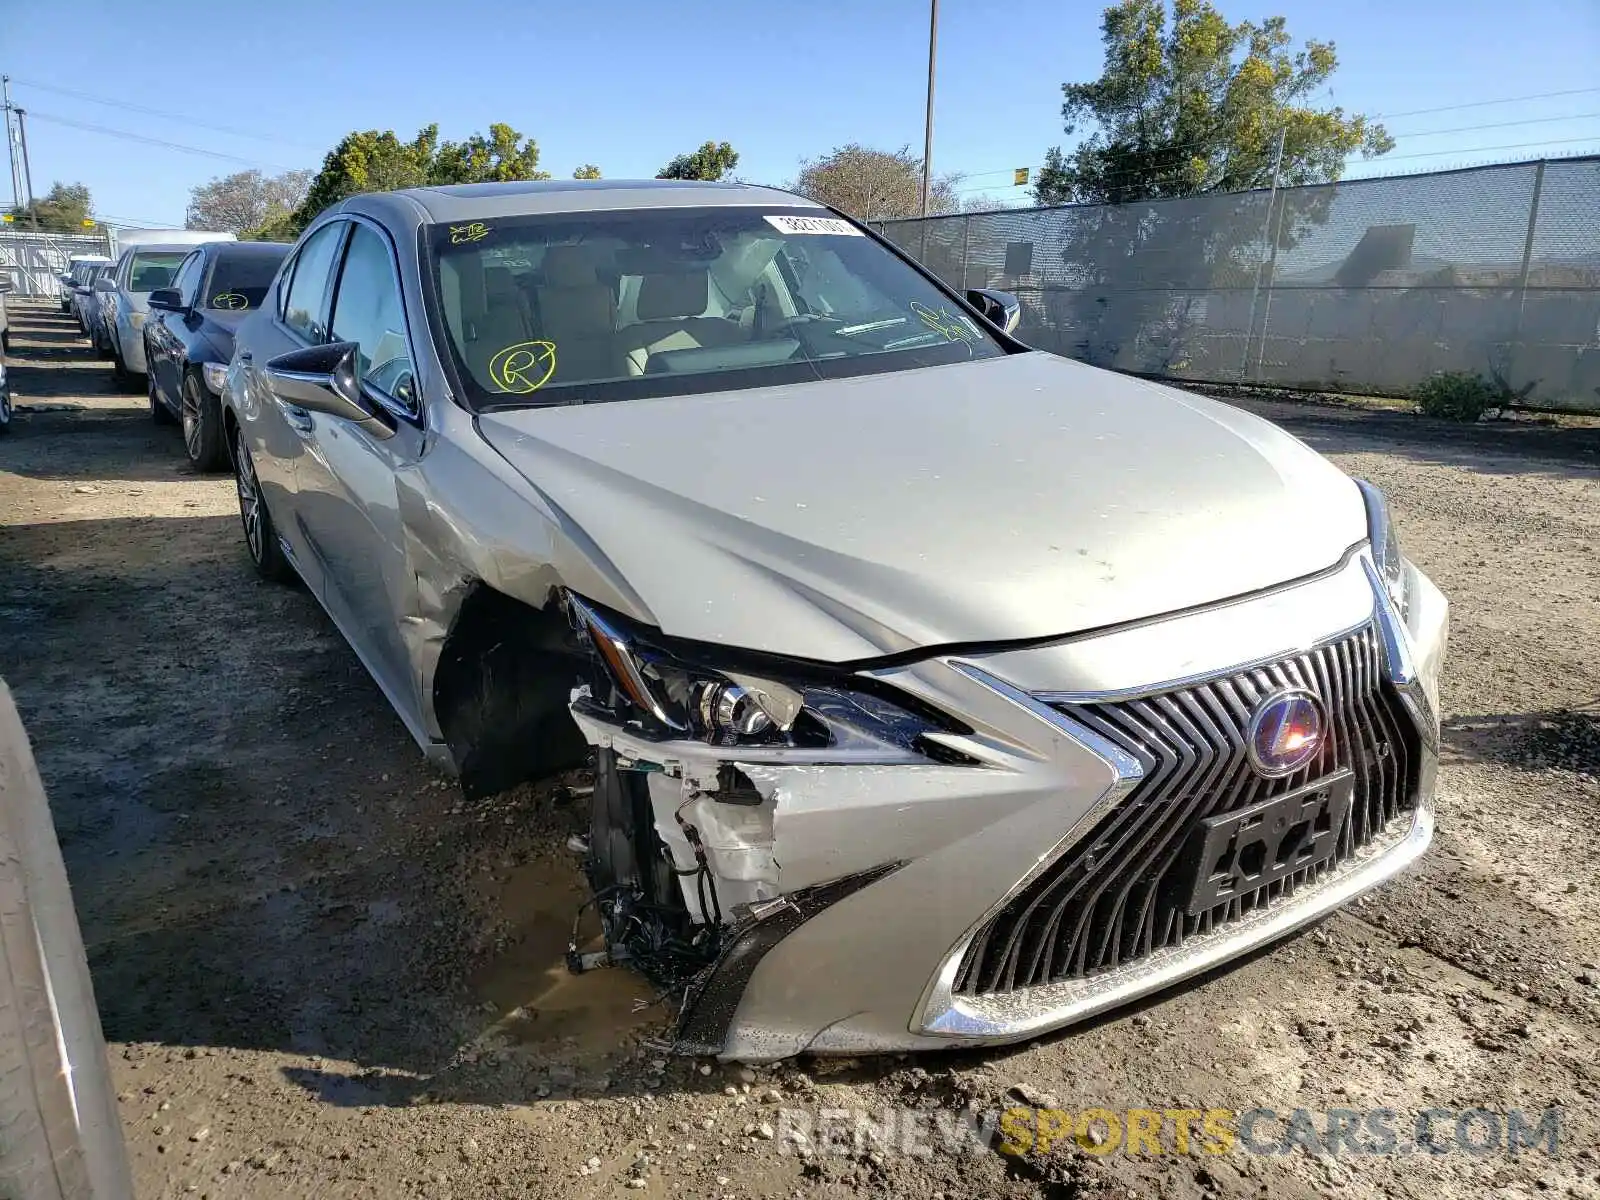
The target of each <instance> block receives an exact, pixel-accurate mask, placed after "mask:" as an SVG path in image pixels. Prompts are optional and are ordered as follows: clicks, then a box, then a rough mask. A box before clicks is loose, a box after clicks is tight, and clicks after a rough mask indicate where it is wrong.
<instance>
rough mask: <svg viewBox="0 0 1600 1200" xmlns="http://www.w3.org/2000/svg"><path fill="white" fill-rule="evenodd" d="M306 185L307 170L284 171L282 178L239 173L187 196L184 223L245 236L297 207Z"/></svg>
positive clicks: (307, 186) (256, 173)
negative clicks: (187, 205) (187, 207)
mask: <svg viewBox="0 0 1600 1200" xmlns="http://www.w3.org/2000/svg"><path fill="white" fill-rule="evenodd" d="M310 186H311V172H310V171H285V172H284V173H283V174H282V175H263V174H262V173H261V172H260V171H240V172H238V173H237V174H235V175H225V176H223V177H222V178H221V179H213V180H211V182H210V183H203V184H201V185H200V186H199V187H197V188H194V189H193V190H192V191H191V192H190V193H189V209H188V211H187V212H186V213H185V214H184V224H186V225H187V226H188V227H189V228H190V229H209V230H215V231H218V232H222V233H238V234H245V233H249V232H251V231H252V230H255V229H259V228H260V227H261V226H263V225H266V224H268V223H269V222H271V221H273V220H275V219H276V218H279V217H281V216H282V215H284V214H285V213H291V212H293V211H294V210H295V209H297V208H299V207H300V205H301V203H302V202H303V201H304V200H305V198H306V191H307V189H309V188H310Z"/></svg>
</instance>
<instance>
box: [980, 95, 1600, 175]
mask: <svg viewBox="0 0 1600 1200" xmlns="http://www.w3.org/2000/svg"><path fill="white" fill-rule="evenodd" d="M1592 90H1594V91H1600V88H1595V89H1592ZM1463 107H1467V106H1463ZM1597 117H1600V112H1592V113H1568V114H1566V115H1564V116H1559V117H1536V118H1532V119H1530V120H1527V121H1496V122H1489V123H1486V124H1480V125H1462V126H1459V127H1457V128H1455V129H1430V130H1421V131H1418V132H1415V133H1397V134H1393V135H1392V136H1394V137H1395V138H1403V137H1433V136H1438V135H1444V134H1454V133H1476V132H1479V131H1481V130H1485V129H1506V128H1510V127H1513V126H1517V125H1536V124H1541V123H1545V122H1549V121H1586V120H1593V119H1594V118H1597ZM1594 137H1595V135H1594V134H1584V135H1582V136H1579V137H1570V138H1545V139H1543V140H1541V141H1537V142H1518V143H1515V144H1514V145H1511V146H1475V147H1471V148H1467V149H1458V150H1436V151H1429V152H1427V153H1426V154H1379V155H1374V156H1373V158H1372V160H1371V161H1373V162H1379V161H1382V162H1394V161H1396V160H1399V159H1406V158H1428V157H1433V156H1436V155H1440V154H1463V155H1467V154H1478V153H1481V152H1486V151H1491V150H1506V149H1519V150H1520V149H1526V148H1528V147H1530V146H1554V145H1560V144H1563V143H1568V142H1583V141H1590V140H1592V139H1593V138H1594ZM1215 145H1216V143H1214V142H1211V141H1194V142H1180V143H1179V144H1177V145H1175V146H1164V147H1161V148H1160V153H1161V157H1160V158H1159V159H1158V166H1157V168H1156V169H1158V170H1159V169H1161V167H1162V166H1167V167H1170V166H1173V165H1176V162H1177V156H1178V155H1180V154H1181V153H1182V152H1183V151H1185V150H1191V149H1195V148H1197V147H1214V146H1215ZM1028 169H1029V170H1030V171H1038V170H1042V167H1041V166H1039V165H1030V166H1029V168H1028ZM1014 170H1015V168H1013V167H1006V168H1003V169H1000V170H994V171H973V172H962V173H961V182H962V183H965V182H966V181H967V180H969V179H981V178H984V177H985V176H993V175H1010V174H1011V173H1012V172H1013V171H1014ZM1141 173H1143V169H1142V168H1141V169H1136V170H1129V171H1123V172H1118V173H1113V174H1110V175H1108V176H1107V177H1108V178H1116V177H1117V175H1121V176H1124V177H1126V176H1128V175H1136V174H1141ZM1025 186H1029V185H1026V184H982V185H979V186H978V187H959V186H958V187H956V188H955V189H954V190H955V191H956V192H958V193H959V192H974V191H989V190H991V189H994V188H998V189H999V190H1002V191H1003V190H1005V188H1007V187H1025Z"/></svg>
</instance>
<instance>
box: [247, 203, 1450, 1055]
mask: <svg viewBox="0 0 1600 1200" xmlns="http://www.w3.org/2000/svg"><path fill="white" fill-rule="evenodd" d="M1017 319H1018V309H1017V305H1016V301H1015V300H1014V299H1013V298H1012V297H1010V296H1008V295H1006V294H1004V293H999V292H983V291H979V292H971V293H968V294H966V295H961V294H958V293H955V292H952V291H951V290H949V289H948V288H946V287H945V286H944V285H942V284H941V283H940V282H939V281H938V280H936V279H935V278H933V277H932V276H930V275H929V274H927V273H926V272H924V271H923V270H922V269H921V268H920V267H918V266H917V265H916V264H914V263H912V262H911V261H909V260H908V259H907V258H905V257H904V256H902V255H901V254H900V253H899V252H898V251H896V250H895V249H894V248H893V247H892V246H890V245H888V244H887V243H885V242H883V241H881V240H880V239H878V238H877V237H875V236H874V235H872V234H871V233H870V232H868V231H866V230H864V229H862V228H861V227H859V226H858V225H856V224H855V223H853V222H851V221H849V220H847V219H845V218H844V217H842V216H841V215H839V214H837V213H834V212H832V211H830V210H828V209H826V208H822V207H820V206H817V205H815V204H813V203H811V202H809V201H806V200H803V199H801V198H799V197H796V196H792V195H788V194H785V193H782V192H778V191H773V190H770V189H765V188H757V187H749V186H742V185H712V184H671V183H654V182H651V183H610V182H607V183H546V184H504V185H482V186H471V187H441V188H428V189H420V190H415V191H409V192H398V193H390V194H378V195H368V196H358V197H355V198H353V199H351V200H348V201H346V202H344V203H343V204H342V205H339V206H338V207H337V208H335V209H333V210H330V211H328V212H326V213H324V214H323V215H322V216H321V217H320V218H319V219H318V220H317V222H316V223H315V224H314V225H313V226H312V227H311V228H310V229H308V230H307V231H306V233H305V234H304V236H302V238H301V239H300V241H299V243H298V245H297V246H296V247H295V250H294V252H293V253H292V254H291V256H290V257H289V259H288V260H287V261H286V264H285V266H284V267H283V269H282V270H281V272H280V273H279V276H278V278H277V280H276V281H275V283H274V285H273V288H272V290H271V292H270V293H269V296H268V298H267V301H266V302H265V304H264V305H263V306H262V308H261V310H260V312H259V313H258V314H256V315H254V316H252V317H251V318H250V319H249V320H248V321H247V322H246V323H245V324H244V325H243V326H242V328H241V329H240V331H239V334H238V340H237V353H236V356H235V358H234V361H233V363H232V365H231V367H230V369H229V376H228V388H227V395H226V397H225V400H224V412H225V422H226V429H227V435H228V442H229V446H230V452H231V454H232V456H233V459H234V465H235V468H236V472H237V477H238V484H239V500H240V511H241V515H242V517H243V523H244V529H245V535H246V542H247V544H248V546H249V549H250V553H251V556H252V558H253V560H254V562H255V563H256V566H257V568H258V570H260V571H261V573H262V574H263V575H266V576H268V577H274V578H287V577H290V576H293V575H298V576H299V577H300V578H301V579H303V580H304V581H305V584H306V585H307V587H308V588H309V589H310V590H311V591H312V592H313V593H314V594H315V595H316V596H317V597H318V598H319V600H320V601H321V602H322V603H323V605H324V606H325V607H326V608H327V610H328V612H329V613H330V614H331V616H332V618H333V620H334V622H335V623H336V624H337V625H338V626H339V628H340V629H341V630H342V631H343V632H344V634H345V636H346V637H347V638H348V639H349V641H350V643H351V645H352V646H354V648H355V650H356V652H357V653H358V654H359V655H360V657H361V659H362V661H363V662H364V663H365V664H366V666H367V668H368V669H369V670H370V671H371V673H372V675H373V677H374V678H375V679H376V680H377V682H378V684H379V685H380V687H382V689H383V690H384V692H385V693H386V694H387V696H388V697H389V699H390V701H391V702H392V703H393V705H394V707H395V709H396V711H397V712H398V713H399V714H400V716H401V718H402V719H403V720H404V721H405V723H406V724H407V726H408V727H409V729H410V730H411V732H412V734H413V735H414V736H415V738H416V739H417V741H418V742H419V743H420V744H421V745H422V746H423V747H424V748H425V749H426V750H427V751H428V752H429V754H430V755H431V756H432V757H434V758H435V759H436V760H437V761H438V762H440V763H442V764H444V765H446V766H448V767H450V768H452V769H453V770H455V771H456V772H458V773H459V775H460V777H461V781H462V786H463V788H464V789H465V790H466V792H467V793H468V794H469V795H476V794H483V793H487V792H492V791H495V790H498V789H501V788H504V787H506V786H509V785H511V784H513V783H516V782H518V781H520V780H523V779H527V778H533V777H538V776H540V775H543V774H547V773H550V772H553V771H556V770H560V769H564V768H568V767H572V766H581V765H583V764H584V763H586V762H592V763H593V766H594V772H595V784H596V786H595V791H594V796H593V800H592V811H591V814H590V832H589V836H588V840H587V849H588V856H587V862H586V869H587V872H588V875H589V879H590V882H591V884H592V889H593V903H594V905H595V907H596V908H597V910H598V912H599V914H600V917H601V921H602V924H603V927H604V931H605V938H606V950H605V952H604V955H603V957H604V958H605V959H606V960H608V961H613V962H625V963H628V964H631V965H632V966H634V967H635V968H637V969H639V970H641V971H643V972H645V973H647V974H648V975H650V976H651V977H652V978H654V979H655V980H657V981H658V982H659V983H661V984H662V985H663V986H665V987H668V988H670V989H673V990H674V991H675V992H676V993H677V994H678V995H680V996H681V998H682V1007H681V1013H680V1017H679V1028H678V1038H679V1044H680V1046H681V1048H683V1049H685V1050H692V1051H695V1052H702V1053H713V1054H720V1055H724V1056H727V1057H735V1058H743V1059H771V1058H777V1057H781V1056H785V1055H791V1054H796V1053H800V1052H807V1051H809V1052H813V1053H857V1052H862V1051H875V1050H890V1049H897V1050H904V1049H926V1048H936V1047H947V1046H959V1045H975V1044H984V1043H1003V1042H1010V1041H1016V1040H1019V1039H1024V1038H1030V1037H1033V1036H1035V1035H1037V1034H1039V1033H1041V1032H1043V1031H1045V1030H1049V1029H1053V1028H1057V1027H1060V1026H1063V1025H1067V1024H1070V1023H1071V1022H1074V1021H1077V1020H1081V1019H1083V1018H1085V1017H1088V1016H1090V1015H1092V1014H1095V1013H1098V1012H1102V1011H1104V1010H1106V1009H1109V1008H1112V1007H1115V1006H1117V1005H1119V1004H1122V1003H1124V1002H1126V1001H1128V1000H1130V999H1132V998H1134V997H1137V996H1140V995H1144V994H1146V993H1149V992H1151V991H1153V990H1156V989H1159V988H1162V987H1165V986H1167V985H1169V984H1171V983H1173V982H1175V981H1177V980H1181V979H1184V978H1186V977H1188V976H1191V975H1194V974H1195V973H1197V972H1200V971H1203V970H1205V969H1207V968H1210V967H1212V966H1214V965H1215V964H1218V963H1220V962H1223V961H1225V960H1227V959H1230V958H1233V957H1235V956H1237V955H1239V954H1240V953H1242V952H1243V951H1246V950H1248V949H1250V948H1252V947H1255V946H1258V945H1260V944H1262V943H1264V942H1267V941H1270V940H1271V939H1273V938H1276V937H1279V936H1281V935H1283V934H1284V933H1286V932H1288V931H1290V930H1292V929H1294V928H1296V927H1298V926H1300V925H1303V924H1305V923H1306V922H1308V921H1311V920H1313V919H1315V918H1316V917H1318V916H1320V915H1322V914H1324V913H1326V912H1328V911H1329V910H1330V909H1332V908H1334V907H1336V906H1338V905H1340V904H1343V903H1344V902H1346V901H1348V900H1349V899H1350V898H1351V897H1353V896H1355V895H1357V894H1359V893H1361V892H1363V891H1365V890H1367V889H1369V888H1371V887H1373V886H1375V885H1376V884H1378V883H1380V882H1382V881H1383V880H1385V879H1387V878H1389V877H1390V876H1392V875H1394V874H1395V873H1396V872H1397V871H1398V870H1400V869H1401V868H1402V867H1403V866H1405V865H1406V864H1407V863H1409V862H1411V861H1412V860H1414V859H1415V858H1416V857H1417V856H1418V855H1420V854H1421V853H1422V852H1423V851H1424V849H1425V848H1426V847H1427V845H1428V842H1429V839H1430V837H1431V835H1432V830H1433V817H1432V791H1433V780H1434V770H1435V764H1436V761H1437V754H1438V692H1437V689H1438V678H1439V671H1440V667H1441V663H1442V659H1443V654H1444V643H1445V632H1446V626H1447V616H1448V610H1447V605H1446V602H1445V599H1444V597H1443V596H1441V595H1440V593H1439V592H1438V590H1437V589H1436V588H1435V587H1434V586H1433V585H1432V584H1431V583H1430V582H1429V581H1428V580H1427V579H1426V578H1425V577H1424V576H1423V575H1422V574H1421V573H1420V572H1419V571H1418V570H1417V569H1416V568H1415V567H1414V566H1413V565H1412V564H1411V563H1410V562H1409V561H1407V560H1406V559H1405V558H1404V557H1403V556H1402V554H1401V552H1400V548H1399V545H1398V543H1397V542H1396V540H1395V534H1394V530H1393V527H1392V525H1391V523H1390V520H1389V516H1388V513H1387V510H1386V507H1385V504H1384V500H1383V497H1382V495H1381V494H1380V493H1379V492H1378V491H1377V490H1376V489H1374V488H1372V487H1370V486H1368V485H1366V484H1363V483H1359V482H1357V481H1353V480H1351V479H1349V478H1347V477H1346V476H1345V475H1343V474H1341V473H1340V472H1339V471H1338V470H1337V469H1336V468H1335V467H1333V466H1332V465H1331V464H1330V463H1328V462H1327V461H1326V460H1324V459H1323V458H1321V457H1320V456H1318V455H1317V454H1316V453H1314V452H1313V451H1311V450H1310V449H1308V448H1307V447H1306V446H1304V445H1303V444H1301V443H1300V442H1298V441H1297V440H1295V439H1294V438H1292V437H1290V436H1289V435H1287V434H1285V433H1283V432H1282V431H1281V430H1279V429H1277V428H1276V427H1274V426H1272V425H1270V424H1268V423H1266V422H1264V421H1261V420H1259V419H1257V418H1255V417H1253V416H1250V415H1248V414H1246V413H1243V412H1240V411H1238V410H1236V409H1234V408H1231V407H1228V406H1226V405H1222V404H1219V403H1214V402H1211V401H1208V400H1205V399H1202V398H1199V397H1196V396H1193V395H1189V394H1186V393H1183V392H1179V391H1176V390H1173V389H1170V388H1165V387H1160V386H1156V385H1153V384H1150V383H1145V382H1141V381H1138V380H1134V379H1129V378H1124V377H1122V376H1119V375H1115V374H1112V373H1109V372H1106V371H1100V370H1096V369H1093V368H1090V367H1086V366H1083V365H1081V364H1077V363H1073V362H1070V361H1067V360H1065V359H1062V358H1058V357H1055V356H1053V355H1049V354H1044V353H1040V352H1037V351H1032V350H1029V349H1028V347H1027V346H1025V345H1024V344H1022V343H1021V342H1019V341H1018V340H1016V339H1015V337H1014V336H1013V335H1012V330H1013V329H1014V327H1015V325H1016V322H1017ZM573 959H574V965H575V967H580V968H581V967H583V966H586V965H590V963H589V961H588V960H586V959H585V958H583V956H580V955H578V954H576V953H575V954H574V956H573Z"/></svg>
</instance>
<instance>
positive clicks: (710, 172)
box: [656, 142, 739, 180]
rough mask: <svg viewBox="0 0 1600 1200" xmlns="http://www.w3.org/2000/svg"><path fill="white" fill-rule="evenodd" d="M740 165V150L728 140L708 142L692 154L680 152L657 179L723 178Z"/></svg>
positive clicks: (657, 175)
mask: <svg viewBox="0 0 1600 1200" xmlns="http://www.w3.org/2000/svg"><path fill="white" fill-rule="evenodd" d="M738 165H739V152H738V151H737V150H735V149H734V148H733V147H732V146H730V145H728V143H727V142H706V143H705V144H704V145H703V146H701V147H700V149H698V150H696V151H695V152H694V153H692V154H680V155H678V157H677V158H675V159H673V160H672V161H671V162H669V163H668V164H667V165H666V166H664V167H662V168H661V170H659V171H657V172H656V178H657V179H707V180H717V179H721V178H722V177H723V176H724V175H726V174H727V173H728V172H729V171H731V170H733V169H734V168H735V167H737V166H738Z"/></svg>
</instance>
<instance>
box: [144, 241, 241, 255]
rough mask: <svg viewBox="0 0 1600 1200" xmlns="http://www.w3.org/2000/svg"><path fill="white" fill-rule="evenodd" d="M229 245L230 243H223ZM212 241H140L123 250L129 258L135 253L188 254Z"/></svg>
mask: <svg viewBox="0 0 1600 1200" xmlns="http://www.w3.org/2000/svg"><path fill="white" fill-rule="evenodd" d="M221 244H222V245H228V244H229V243H226V242H224V243H221ZM209 245H211V243H210V242H140V243H139V244H138V245H136V246H129V247H128V248H127V249H126V250H124V251H123V252H122V257H123V258H127V257H128V256H129V255H133V254H178V253H180V252H181V253H183V254H188V253H189V252H190V251H192V250H198V249H200V248H201V247H202V246H209Z"/></svg>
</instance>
